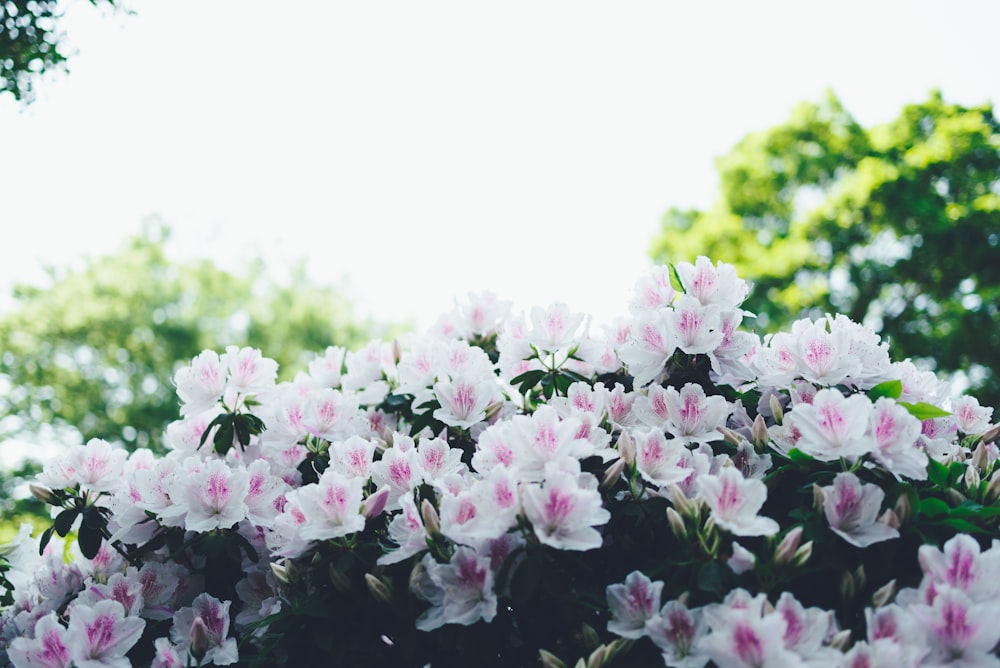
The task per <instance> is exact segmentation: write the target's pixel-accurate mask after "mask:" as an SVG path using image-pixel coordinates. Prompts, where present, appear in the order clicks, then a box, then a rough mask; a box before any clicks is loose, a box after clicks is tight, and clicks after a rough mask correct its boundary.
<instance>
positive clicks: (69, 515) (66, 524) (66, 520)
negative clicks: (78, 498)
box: [52, 508, 80, 536]
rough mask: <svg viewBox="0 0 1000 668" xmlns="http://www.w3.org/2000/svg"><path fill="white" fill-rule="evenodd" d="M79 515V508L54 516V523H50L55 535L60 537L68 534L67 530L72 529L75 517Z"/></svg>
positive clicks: (69, 509)
mask: <svg viewBox="0 0 1000 668" xmlns="http://www.w3.org/2000/svg"><path fill="white" fill-rule="evenodd" d="M79 514H80V509H79V508H68V509H66V510H64V511H62V512H61V513H59V514H58V515H56V519H55V522H53V523H52V526H53V528H55V530H56V533H57V534H59V535H60V536H65V535H66V534H68V533H69V530H70V529H72V528H73V522H75V521H76V516H77V515H79Z"/></svg>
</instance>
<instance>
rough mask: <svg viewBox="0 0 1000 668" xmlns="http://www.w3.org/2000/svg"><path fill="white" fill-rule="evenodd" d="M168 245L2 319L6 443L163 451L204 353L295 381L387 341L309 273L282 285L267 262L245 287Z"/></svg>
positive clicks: (145, 249) (149, 236) (102, 260)
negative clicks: (216, 352)
mask: <svg viewBox="0 0 1000 668" xmlns="http://www.w3.org/2000/svg"><path fill="white" fill-rule="evenodd" d="M168 235H169V230H167V229H166V228H164V227H158V226H155V225H150V226H147V228H146V229H145V231H144V232H143V234H141V235H138V236H136V237H134V238H132V239H130V240H129V241H128V242H127V243H126V244H124V246H123V247H122V248H121V250H120V251H119V252H117V253H114V254H111V255H107V256H103V257H96V258H91V259H88V260H87V261H86V262H85V263H84V264H83V266H81V267H78V268H71V269H65V268H64V269H53V268H50V269H49V270H48V273H49V277H50V281H49V285H46V286H44V287H38V286H29V285H21V286H18V287H16V288H15V291H14V295H13V296H14V304H13V308H11V309H10V310H9V311H7V312H5V313H3V314H0V386H3V385H6V387H3V388H2V391H0V417H3V416H6V417H5V418H4V419H3V420H2V421H0V436H8V437H9V436H11V435H14V434H24V433H31V432H35V431H38V430H39V429H42V428H48V427H54V428H56V429H75V430H78V431H79V432H80V435H81V436H82V438H83V439H84V440H88V439H90V438H95V437H97V438H104V439H107V440H109V441H119V442H121V443H123V444H124V445H125V446H126V447H128V448H130V449H131V448H135V447H141V446H149V447H153V448H159V447H160V438H161V432H162V430H163V428H164V426H165V425H166V424H167V423H168V422H170V421H172V420H174V419H176V418H177V416H178V400H177V396H176V392H175V389H174V387H173V386H172V384H171V379H172V376H173V372H174V369H175V366H176V365H179V364H184V363H188V362H190V360H191V358H192V357H194V356H195V355H197V354H198V353H199V352H201V351H202V350H203V349H205V348H213V349H221V348H223V347H224V346H226V345H233V344H235V345H245V346H252V347H256V348H261V349H264V350H267V351H269V352H268V355H269V357H272V358H274V359H276V360H277V361H278V362H279V364H281V368H283V369H293V368H301V367H302V366H303V365H304V362H305V361H307V360H308V359H309V358H310V354H311V352H322V351H323V350H325V349H326V347H327V346H329V345H343V346H346V347H354V346H356V345H359V344H361V343H363V342H365V341H367V340H368V339H369V338H370V337H371V336H372V335H373V334H377V332H373V331H372V329H373V326H372V324H371V323H366V322H359V321H358V320H357V319H356V318H355V317H354V315H353V313H352V310H351V306H350V304H349V302H348V301H347V299H346V297H345V296H344V294H343V293H342V292H341V291H338V290H337V289H335V288H334V287H332V286H322V285H317V284H315V283H313V282H311V281H310V280H309V278H308V277H307V275H306V272H305V268H304V266H302V265H300V266H298V267H296V268H294V269H293V271H292V272H291V274H290V275H291V278H290V279H289V280H288V281H286V282H278V281H275V280H273V279H269V278H267V275H268V272H267V271H266V267H264V266H263V264H262V263H261V262H258V263H257V264H256V265H255V266H252V267H249V269H248V271H247V272H246V273H243V274H241V275H236V274H233V273H230V272H227V271H224V270H222V269H220V268H218V267H217V266H215V265H214V264H213V263H212V262H211V261H209V260H197V261H189V262H175V261H172V260H170V259H169V258H168V257H167V255H166V253H165V249H164V246H165V243H166V241H167V238H168Z"/></svg>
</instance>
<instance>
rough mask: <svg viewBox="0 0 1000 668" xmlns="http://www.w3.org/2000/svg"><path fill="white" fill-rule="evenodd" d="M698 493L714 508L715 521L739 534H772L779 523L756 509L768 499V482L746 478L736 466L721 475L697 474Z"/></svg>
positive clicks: (776, 530) (725, 468)
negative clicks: (765, 483) (761, 515)
mask: <svg viewBox="0 0 1000 668" xmlns="http://www.w3.org/2000/svg"><path fill="white" fill-rule="evenodd" d="M698 486H699V487H698V488H699V494H700V496H701V498H702V499H704V501H705V503H706V505H708V507H709V508H710V509H711V511H712V517H713V518H714V519H715V523H716V524H718V525H719V526H720V527H722V528H723V529H725V530H726V531H729V532H730V533H732V534H734V535H736V536H771V535H773V534H776V533H778V531H779V530H780V527H779V526H778V523H777V522H775V521H774V520H772V519H770V518H768V517H760V516H758V515H757V513H758V512H759V511H760V508H761V506H763V505H764V501H765V500H766V499H767V486H766V485H764V483H763V482H761V481H760V480H748V479H746V478H744V477H743V476H742V475H741V474H740V472H739V471H738V470H736V468H734V467H732V466H726V467H723V469H722V470H721V471H720V472H719V474H718V475H703V476H700V477H699V478H698Z"/></svg>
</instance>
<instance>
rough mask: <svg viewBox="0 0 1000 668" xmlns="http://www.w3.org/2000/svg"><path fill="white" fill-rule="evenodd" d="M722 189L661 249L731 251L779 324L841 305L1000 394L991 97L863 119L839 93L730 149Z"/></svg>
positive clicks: (669, 253) (999, 126) (935, 99)
mask: <svg viewBox="0 0 1000 668" xmlns="http://www.w3.org/2000/svg"><path fill="white" fill-rule="evenodd" d="M717 168H718V171H719V174H720V181H721V190H722V193H721V198H720V200H719V202H718V203H717V205H716V206H715V207H714V208H712V209H710V210H707V211H695V210H690V211H681V210H676V209H674V210H671V211H669V212H668V213H667V215H666V216H665V217H664V221H663V229H662V232H661V233H660V235H659V236H658V237H657V238H656V239H655V240H654V241H653V244H652V248H651V254H652V255H653V257H654V258H656V259H657V260H659V261H666V262H670V261H674V262H676V261H680V260H687V259H690V258H693V257H695V256H697V255H706V256H708V257H710V258H712V259H713V260H723V261H726V262H730V263H732V264H734V265H736V267H737V271H738V272H739V274H740V275H741V276H746V277H748V278H750V279H752V280H753V281H754V282H755V289H754V291H753V294H752V295H751V298H750V300H749V301H748V302H747V304H746V307H747V308H748V309H750V310H751V311H754V312H756V313H758V314H759V316H760V327H761V328H762V329H763V330H765V331H774V330H775V329H776V328H779V327H785V326H786V325H787V323H788V322H789V321H790V320H794V319H796V318H798V317H801V316H811V317H816V316H818V315H821V314H823V313H824V312H841V313H845V314H847V315H849V316H850V317H851V318H853V319H855V320H857V321H859V322H864V323H865V324H868V325H870V326H872V327H873V328H874V329H875V330H876V331H878V332H880V333H881V335H882V336H883V337H888V338H889V339H890V341H891V344H892V346H893V351H894V354H895V355H897V356H903V357H912V358H914V359H925V360H928V361H929V362H930V363H931V364H936V369H937V370H938V371H940V372H955V371H963V372H965V373H967V374H968V377H969V380H970V382H971V385H972V387H971V389H970V392H971V393H972V394H975V395H976V396H978V398H979V399H980V401H982V402H983V403H984V404H988V405H1000V123H998V121H997V119H996V117H995V116H994V113H993V107H992V105H991V104H985V105H983V106H979V107H963V106H960V105H957V104H949V103H947V102H945V101H944V100H943V99H942V96H941V94H940V93H939V92H933V93H932V94H931V95H930V97H929V99H927V101H926V102H923V103H921V104H914V105H909V106H906V107H905V108H904V109H903V110H902V112H901V113H900V115H899V117H898V118H897V119H895V120H894V121H892V122H890V123H888V124H885V125H879V126H876V127H871V128H864V127H861V126H860V125H859V124H858V123H857V122H856V121H855V120H854V118H853V117H852V116H851V115H850V114H849V113H848V112H847V111H846V110H845V109H844V107H843V106H842V105H841V103H840V101H839V100H838V99H837V98H836V97H835V96H834V95H833V94H832V93H828V94H827V96H826V99H824V100H823V101H821V102H820V103H818V104H814V103H804V104H801V105H800V106H798V107H797V108H796V109H794V110H793V112H792V114H791V117H790V118H789V119H788V121H787V122H786V123H784V124H783V125H780V126H777V127H774V128H771V129H769V130H766V131H763V132H754V133H752V134H750V135H748V136H746V137H745V138H744V139H743V140H742V141H740V142H739V143H738V144H737V145H736V146H735V147H734V148H733V149H732V151H730V153H729V154H728V155H725V156H723V157H722V158H720V159H719V160H718V162H717Z"/></svg>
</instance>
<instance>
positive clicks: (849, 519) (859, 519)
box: [821, 473, 899, 547]
mask: <svg viewBox="0 0 1000 668" xmlns="http://www.w3.org/2000/svg"><path fill="white" fill-rule="evenodd" d="M821 489H822V492H823V512H824V513H825V514H826V520H827V522H829V523H830V529H831V530H832V531H833V532H834V533H835V534H837V535H838V536H840V537H841V538H843V539H844V540H846V541H847V542H848V543H850V544H851V545H854V546H856V547H868V546H869V545H871V544H873V543H878V542H880V541H883V540H891V539H893V538H899V531H897V530H896V529H893V528H892V527H889V526H887V525H885V524H882V523H881V522H879V521H878V520H877V518H878V514H879V511H880V510H881V509H882V500H883V499H884V498H885V492H883V491H882V489H881V488H880V487H878V486H876V485H863V484H862V483H861V481H860V480H858V477H857V476H856V475H854V474H853V473H838V474H837V476H836V477H835V478H834V479H833V484H832V485H829V486H827V487H822V488H821Z"/></svg>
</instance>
